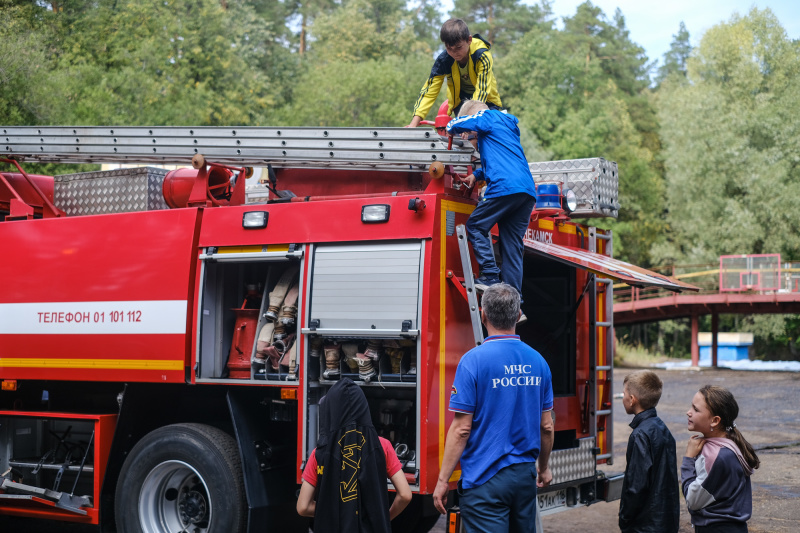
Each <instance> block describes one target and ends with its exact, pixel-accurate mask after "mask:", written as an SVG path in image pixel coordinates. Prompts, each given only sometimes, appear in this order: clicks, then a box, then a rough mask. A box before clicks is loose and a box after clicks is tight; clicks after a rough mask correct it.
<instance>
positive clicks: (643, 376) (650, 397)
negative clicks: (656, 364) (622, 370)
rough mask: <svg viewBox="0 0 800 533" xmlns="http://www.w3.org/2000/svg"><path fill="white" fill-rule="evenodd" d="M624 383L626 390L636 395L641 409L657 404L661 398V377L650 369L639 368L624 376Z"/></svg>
mask: <svg viewBox="0 0 800 533" xmlns="http://www.w3.org/2000/svg"><path fill="white" fill-rule="evenodd" d="M623 384H624V385H627V386H628V391H629V392H630V393H631V394H632V395H634V396H636V398H637V399H638V400H639V405H640V406H642V409H650V408H651V407H655V406H656V405H658V400H660V399H661V388H662V387H663V384H662V383H661V378H659V377H658V376H657V375H656V373H655V372H652V371H650V370H639V371H638V372H632V373H630V374H628V375H627V376H625V381H624V382H623Z"/></svg>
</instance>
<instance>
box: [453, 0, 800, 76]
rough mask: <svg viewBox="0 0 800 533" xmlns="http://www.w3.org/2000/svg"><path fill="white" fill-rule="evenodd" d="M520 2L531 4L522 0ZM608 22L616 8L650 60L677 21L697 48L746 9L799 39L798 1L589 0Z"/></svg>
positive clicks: (559, 8)
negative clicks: (768, 14)
mask: <svg viewBox="0 0 800 533" xmlns="http://www.w3.org/2000/svg"><path fill="white" fill-rule="evenodd" d="M583 1H584V0H555V1H554V2H553V4H552V9H553V12H554V14H555V16H556V17H557V19H558V20H559V21H560V20H561V17H568V16H572V15H574V14H575V10H576V9H577V7H578V5H580V4H582V3H583ZM523 2H524V3H534V2H531V1H530V0H527V1H526V0H523ZM592 3H593V4H594V5H596V6H598V7H599V8H601V9H602V10H603V12H604V13H605V14H606V17H608V19H609V20H612V19H613V16H614V11H615V10H616V9H617V7H619V8H620V9H621V10H622V14H623V15H624V16H625V25H626V26H627V27H628V30H629V31H630V36H631V40H632V41H633V42H635V43H637V44H639V45H640V46H642V47H643V48H644V49H645V51H646V53H647V57H648V58H649V59H650V60H651V61H652V60H654V59H658V60H659V61H660V60H661V59H662V57H663V55H664V53H665V52H666V51H667V50H669V44H670V42H672V36H673V35H675V34H676V33H678V28H679V26H680V23H681V21H683V22H684V24H686V29H687V30H688V31H689V38H690V42H691V44H692V46H697V45H698V44H699V42H700V38H701V37H702V36H703V33H705V31H706V30H708V29H709V28H711V27H712V26H714V25H716V24H718V23H720V22H725V21H728V20H730V18H731V15H733V13H734V12H738V13H739V14H740V15H745V14H747V12H748V11H750V8H751V7H753V6H755V7H758V8H759V9H764V8H767V7H769V8H770V9H771V10H772V12H773V13H774V14H775V16H776V17H778V20H779V21H780V23H781V26H783V28H784V29H785V30H786V33H787V34H788V36H789V38H790V39H800V1H798V0H659V1H655V0H592ZM442 6H443V8H444V11H445V13H448V12H449V11H450V10H451V9H453V2H452V0H442Z"/></svg>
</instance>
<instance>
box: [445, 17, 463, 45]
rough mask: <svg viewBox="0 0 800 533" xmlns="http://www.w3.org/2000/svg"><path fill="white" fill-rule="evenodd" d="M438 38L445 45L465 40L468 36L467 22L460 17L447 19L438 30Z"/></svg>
mask: <svg viewBox="0 0 800 533" xmlns="http://www.w3.org/2000/svg"><path fill="white" fill-rule="evenodd" d="M439 38H440V39H441V40H442V42H443V43H444V44H445V46H455V45H457V44H458V43H460V42H461V41H466V40H467V39H469V38H470V35H469V28H467V23H466V22H464V21H463V20H461V19H450V20H448V21H447V22H445V23H444V24H442V29H441V30H440V31H439Z"/></svg>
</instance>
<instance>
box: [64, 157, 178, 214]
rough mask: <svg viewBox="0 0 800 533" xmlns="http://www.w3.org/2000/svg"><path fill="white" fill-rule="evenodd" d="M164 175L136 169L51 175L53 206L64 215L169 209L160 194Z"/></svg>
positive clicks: (162, 171)
mask: <svg viewBox="0 0 800 533" xmlns="http://www.w3.org/2000/svg"><path fill="white" fill-rule="evenodd" d="M166 175H167V170H166V169H163V168H156V167H138V168H120V169H116V170H103V171H98V172H81V173H79V174H64V175H62V176H55V195H54V196H55V201H54V203H55V204H56V205H57V206H58V207H60V208H61V209H63V210H64V212H66V213H67V215H68V216H79V215H100V214H106V213H128V212H131V211H154V210H159V209H169V208H168V207H167V204H166V202H164V196H163V194H162V191H161V186H162V184H163V182H164V176H166Z"/></svg>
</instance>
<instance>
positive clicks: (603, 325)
mask: <svg viewBox="0 0 800 533" xmlns="http://www.w3.org/2000/svg"><path fill="white" fill-rule="evenodd" d="M613 325H614V323H613V322H596V323H595V325H594V326H595V327H596V328H610V327H611V326H613Z"/></svg>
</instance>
